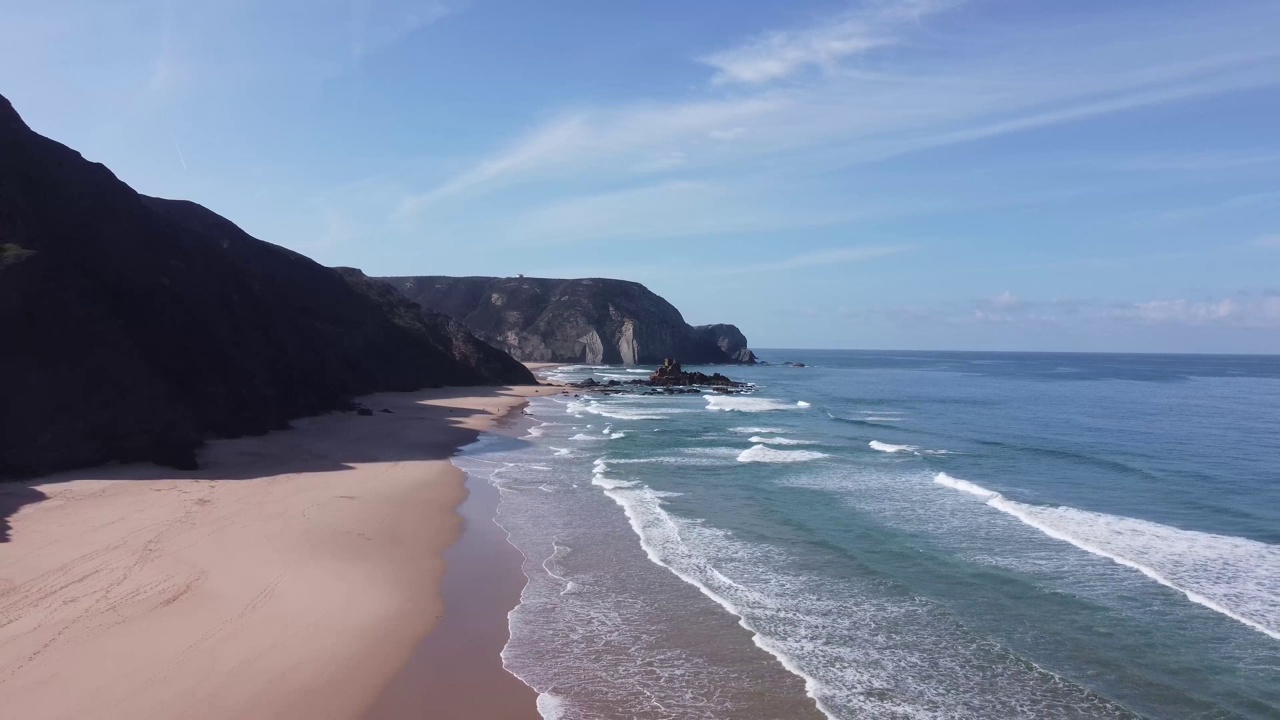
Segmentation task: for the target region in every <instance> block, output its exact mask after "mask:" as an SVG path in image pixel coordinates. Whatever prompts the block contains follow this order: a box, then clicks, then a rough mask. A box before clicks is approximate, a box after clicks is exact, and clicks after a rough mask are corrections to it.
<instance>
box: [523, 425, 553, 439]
mask: <svg viewBox="0 0 1280 720" xmlns="http://www.w3.org/2000/svg"><path fill="white" fill-rule="evenodd" d="M559 424H560V423H553V422H544V423H542V424H540V425H536V426H534V427H531V428H529V432H528V434H527V437H541V436H542V435H545V434H546V432H547V431H546V430H544V429H543V428H546V427H549V426H551V425H559Z"/></svg>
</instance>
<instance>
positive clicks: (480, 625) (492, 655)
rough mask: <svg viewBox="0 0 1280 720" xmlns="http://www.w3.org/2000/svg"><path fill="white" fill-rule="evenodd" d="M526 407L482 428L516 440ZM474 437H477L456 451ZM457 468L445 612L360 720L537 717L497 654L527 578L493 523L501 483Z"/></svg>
mask: <svg viewBox="0 0 1280 720" xmlns="http://www.w3.org/2000/svg"><path fill="white" fill-rule="evenodd" d="M557 390H558V388H557ZM546 394H549V393H546ZM527 405H528V402H527V401H526V402H522V403H520V404H518V405H513V406H511V407H509V408H507V409H506V411H505V412H504V413H503V414H502V415H501V416H499V417H498V418H497V419H496V420H495V421H494V422H493V423H492V426H491V427H489V428H486V430H485V431H484V433H483V434H486V435H489V434H498V435H502V436H504V437H508V438H510V439H513V440H514V439H515V435H512V434H509V432H508V431H510V430H511V429H514V428H515V427H516V426H517V425H518V423H519V422H520V419H519V416H518V415H517V414H516V410H517V409H522V408H524V407H525V406H527ZM474 442H479V438H477V439H476V440H475V441H473V443H469V444H468V445H467V446H463V447H460V448H459V451H460V452H461V451H462V450H464V449H465V448H466V447H469V446H470V445H471V444H474ZM454 470H455V471H457V472H458V473H460V474H462V476H463V479H464V482H465V483H466V492H467V496H466V499H465V500H463V501H462V503H460V504H459V505H458V507H457V508H456V512H457V513H458V515H459V516H461V518H462V521H463V529H462V531H461V533H460V535H459V537H458V538H457V540H456V541H455V542H454V543H453V544H452V545H450V546H449V548H448V550H446V551H445V553H444V561H445V566H446V569H445V573H444V577H443V579H442V580H441V585H440V589H441V595H442V597H443V600H444V614H443V616H442V617H440V618H439V621H438V623H437V625H436V626H435V627H434V628H433V629H432V630H431V632H429V633H427V635H426V636H425V637H423V638H422V639H421V640H420V641H419V643H418V645H417V647H416V648H415V649H414V651H413V655H412V656H411V657H410V658H409V660H408V661H407V662H406V663H405V665H404V667H403V668H402V669H401V670H400V672H399V673H397V674H396V676H395V678H393V679H392V680H391V682H390V683H389V684H388V685H387V686H386V687H385V688H384V689H383V691H382V693H381V694H380V695H379V697H378V699H377V701H376V702H375V703H374V705H373V706H372V707H371V708H370V709H369V711H368V712H367V713H365V715H364V720H402V719H403V720H408V719H409V718H413V719H415V720H416V719H417V718H421V717H422V711H423V709H424V708H430V710H431V712H432V713H434V714H435V715H433V716H441V717H450V718H453V717H457V718H485V719H486V720H539V719H540V718H541V715H540V714H539V713H538V710H537V702H538V692H537V691H536V690H534V689H533V688H532V687H530V686H529V685H527V684H525V683H524V682H523V681H522V680H520V678H518V677H516V676H515V675H514V674H512V673H510V672H508V671H507V669H506V668H505V667H503V659H502V651H503V649H504V648H505V647H506V644H507V641H508V640H509V639H510V634H511V628H510V625H509V616H510V613H511V612H512V610H513V609H514V608H515V607H516V606H517V605H518V604H519V603H520V597H521V594H522V592H523V591H524V587H525V583H526V582H527V578H526V577H525V575H524V570H523V568H522V565H523V561H524V555H523V554H521V552H520V550H519V549H518V548H516V546H515V545H513V544H512V543H511V542H510V541H509V540H508V538H507V533H506V532H505V531H504V530H503V529H502V527H501V526H499V525H498V523H497V514H498V503H499V502H500V501H501V493H500V491H499V490H498V488H496V487H494V486H493V485H492V484H490V482H489V480H488V479H487V478H483V477H477V476H473V475H469V474H467V473H465V472H464V471H463V470H461V469H459V468H457V467H454Z"/></svg>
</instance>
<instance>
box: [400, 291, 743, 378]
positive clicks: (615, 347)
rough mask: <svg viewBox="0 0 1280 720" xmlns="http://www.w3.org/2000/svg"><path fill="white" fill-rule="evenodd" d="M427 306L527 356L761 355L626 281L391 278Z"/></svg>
mask: <svg viewBox="0 0 1280 720" xmlns="http://www.w3.org/2000/svg"><path fill="white" fill-rule="evenodd" d="M380 279H381V280H383V281H385V282H387V283H388V284H390V285H392V286H394V287H395V288H397V289H398V290H400V292H402V293H404V295H405V296H406V297H408V298H409V299H411V300H413V301H414V302H417V303H418V304H420V305H422V306H423V307H425V308H430V309H432V310H435V311H438V312H442V313H445V314H446V315H449V316H451V317H454V318H457V319H458V320H460V321H461V322H462V323H463V324H464V325H466V326H467V328H468V329H470V330H471V331H472V332H473V333H475V334H476V336H477V337H479V338H481V339H482V340H484V341H486V342H488V343H489V344H491V345H493V346H494V347H496V348H500V349H502V350H504V351H506V352H507V353H509V354H510V355H511V356H512V357H514V358H516V359H517V360H522V361H525V362H564V363H574V362H580V363H587V364H591V365H597V364H622V365H647V364H657V363H660V362H662V360H663V358H667V357H679V358H682V359H684V360H686V361H687V362H691V363H700V364H719V363H740V362H755V355H754V354H752V352H751V351H750V350H749V349H748V348H747V339H746V337H744V336H743V334H742V332H741V331H740V330H738V328H736V327H734V326H733V325H702V326H699V327H692V326H690V325H689V324H688V323H686V322H685V320H684V317H683V316H682V315H681V314H680V311H679V310H677V309H676V308H675V306H673V305H672V304H671V303H669V302H667V301H666V300H664V299H662V298H661V297H659V296H658V295H656V294H654V293H653V292H652V291H650V290H649V289H648V288H646V287H645V286H643V285H641V284H639V283H634V282H628V281H625V280H610V279H603V278H582V279H576V280H557V279H551V278H526V277H515V278H496V277H445V276H419V277H385V278H380Z"/></svg>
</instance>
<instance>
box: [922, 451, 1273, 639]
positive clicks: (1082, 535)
mask: <svg viewBox="0 0 1280 720" xmlns="http://www.w3.org/2000/svg"><path fill="white" fill-rule="evenodd" d="M933 481H934V482H935V483H937V484H939V485H944V486H946V487H949V488H952V489H953V490H959V491H961V492H965V493H968V494H970V495H974V496H976V497H978V498H980V499H982V500H983V502H985V503H986V504H987V505H989V506H991V507H993V508H995V509H997V510H999V511H1001V512H1004V513H1007V514H1009V515H1012V516H1013V517H1015V518H1017V519H1018V520H1020V521H1022V522H1023V523H1026V524H1027V525H1030V526H1031V527H1033V528H1035V529H1037V530H1039V531H1040V532H1042V533H1044V534H1045V535H1048V536H1049V537H1051V538H1053V539H1055V540H1061V541H1063V542H1068V543H1071V544H1072V545H1075V546H1076V547H1078V548H1080V549H1081V550H1084V551H1086V552H1090V553H1093V554H1094V555H1100V556H1102V557H1104V558H1107V559H1109V560H1111V561H1113V562H1115V563H1118V564H1120V565H1123V566H1125V567H1129V568H1133V569H1134V570H1137V571H1138V572H1140V573H1142V574H1143V575H1146V576H1147V577H1149V578H1151V579H1152V580H1155V581H1156V582H1158V583H1160V584H1161V585H1164V586H1166V587H1169V588H1172V589H1174V590H1177V591H1178V592H1180V593H1182V594H1183V595H1185V596H1186V597H1187V599H1188V600H1190V601H1192V602H1194V603H1198V604H1200V605H1203V606H1205V607H1207V608H1209V609H1210V610H1213V611H1215V612H1219V613H1221V614H1223V615H1226V616H1227V617H1229V618H1231V619H1233V620H1236V621H1238V622H1241V623H1244V624H1245V625H1247V626H1249V627H1251V628H1253V629H1254V630H1257V631H1259V632H1262V633H1265V634H1267V635H1269V636H1271V637H1273V638H1275V639H1277V640H1280V546H1277V545H1271V544H1268V543H1263V542H1258V541H1256V540H1249V539H1246V538H1238V537H1231V536H1227V535H1214V534H1212V533H1205V532H1199V531H1196V530H1181V529H1179V528H1175V527H1170V526H1168V525H1161V524H1159V523H1153V522H1149V521H1147V520H1138V519H1136V518H1127V517H1120V516H1118V515H1107V514H1105V513H1096V512H1090V511H1087V510H1077V509H1076V508H1071V507H1045V506H1040V505H1028V504H1026V503H1020V502H1017V501H1014V500H1010V499H1008V498H1006V497H1005V496H1004V495H1001V494H1000V493H998V492H995V491H994V490H988V489H987V488H984V487H982V486H981V485H978V484H976V483H972V482H969V481H968V480H961V479H959V478H954V477H951V476H950V475H948V474H946V473H938V475H937V476H936V477H935V478H934V480H933Z"/></svg>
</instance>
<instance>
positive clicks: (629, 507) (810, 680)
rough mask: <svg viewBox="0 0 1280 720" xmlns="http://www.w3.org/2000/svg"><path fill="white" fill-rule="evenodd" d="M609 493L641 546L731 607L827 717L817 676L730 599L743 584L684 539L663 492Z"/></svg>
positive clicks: (760, 599)
mask: <svg viewBox="0 0 1280 720" xmlns="http://www.w3.org/2000/svg"><path fill="white" fill-rule="evenodd" d="M605 495H608V496H609V497H610V498H611V499H613V501H614V502H616V503H617V504H618V505H619V506H620V507H621V508H622V511H623V513H624V514H626V516H627V521H628V522H629V523H630V525H631V529H632V530H633V531H634V532H635V534H636V535H637V536H638V537H639V538H640V547H641V548H642V549H643V550H644V552H645V555H647V556H648V558H649V560H650V561H652V562H653V563H654V564H656V565H659V566H661V567H664V568H666V569H667V570H669V571H671V572H672V573H674V574H675V575H676V577H679V578H680V579H681V580H683V581H685V582H687V583H689V584H690V585H693V586H694V587H696V588H697V589H698V590H699V591H701V592H702V594H703V595H706V596H707V597H708V598H710V599H711V600H713V601H714V602H715V603H716V604H718V605H720V606H721V607H723V608H724V609H725V610H727V611H729V612H730V613H731V614H733V615H734V616H735V617H737V618H738V623H739V624H740V625H742V627H744V628H746V629H747V630H748V631H750V632H751V639H752V641H753V642H754V643H755V644H756V646H757V647H759V648H760V649H762V650H764V651H766V652H768V653H769V654H770V655H773V656H774V657H775V658H777V660H778V662H780V663H781V664H782V665H783V667H785V668H786V669H787V670H789V671H790V672H791V673H793V674H795V675H797V676H799V677H800V678H802V679H803V680H804V681H805V690H806V692H807V693H808V695H809V696H810V697H812V698H814V699H815V700H817V701H818V705H819V709H822V710H823V713H824V714H825V715H827V716H828V717H830V716H831V714H830V713H829V712H827V711H826V710H825V708H823V707H822V702H821V700H818V693H819V690H820V684H819V682H818V680H817V679H816V678H814V677H813V676H811V675H808V674H806V673H805V672H804V671H803V670H801V669H800V667H798V666H797V665H796V664H795V662H794V661H793V660H792V658H791V657H789V656H788V655H786V654H785V653H784V652H782V651H781V649H780V648H778V647H777V646H776V644H775V643H774V642H771V640H770V639H769V638H766V637H763V636H762V635H761V634H760V633H759V632H757V631H756V630H755V628H754V627H752V626H751V623H750V622H749V621H748V620H747V612H746V611H745V610H743V609H740V608H739V607H738V606H737V604H736V603H735V602H734V601H732V600H731V599H730V596H731V595H735V594H737V593H732V592H726V591H728V590H737V591H740V592H741V591H743V590H745V588H743V587H742V586H741V585H738V584H737V583H734V582H733V581H732V580H729V579H728V578H727V577H725V576H724V574H722V573H721V572H719V571H717V570H716V569H715V568H714V567H712V566H711V565H710V564H709V563H707V562H706V560H705V559H704V558H703V557H702V556H701V555H700V554H699V553H697V552H696V551H695V550H693V549H692V548H690V547H689V546H688V545H686V544H685V542H684V541H683V540H682V539H681V527H680V525H679V524H678V521H677V520H676V518H674V517H673V516H672V515H671V514H670V513H668V512H667V511H666V510H664V509H663V508H662V500H661V499H660V498H661V496H662V494H661V493H655V492H654V491H652V490H651V489H650V488H648V487H642V488H637V489H620V490H606V491H605ZM745 594H748V595H749V596H750V597H752V598H753V599H755V600H756V601H757V602H760V603H761V604H770V603H769V598H766V597H763V596H759V595H758V594H757V593H745Z"/></svg>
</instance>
